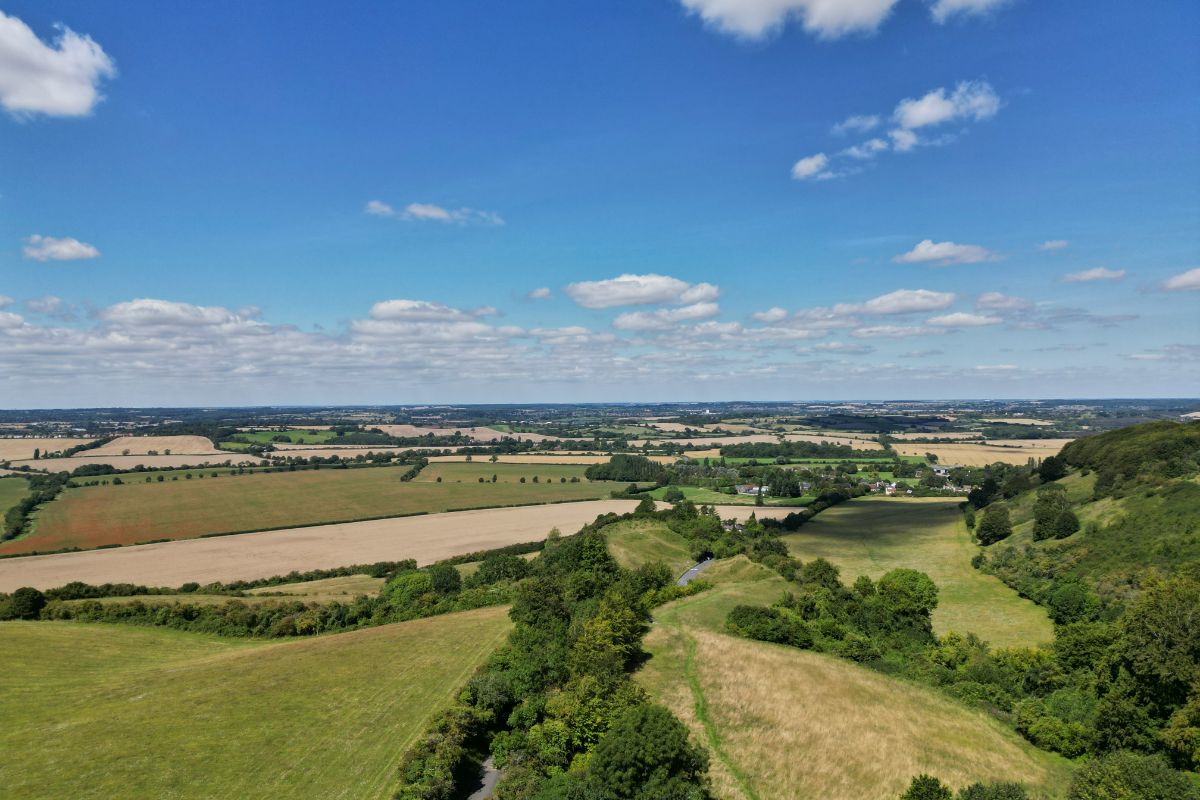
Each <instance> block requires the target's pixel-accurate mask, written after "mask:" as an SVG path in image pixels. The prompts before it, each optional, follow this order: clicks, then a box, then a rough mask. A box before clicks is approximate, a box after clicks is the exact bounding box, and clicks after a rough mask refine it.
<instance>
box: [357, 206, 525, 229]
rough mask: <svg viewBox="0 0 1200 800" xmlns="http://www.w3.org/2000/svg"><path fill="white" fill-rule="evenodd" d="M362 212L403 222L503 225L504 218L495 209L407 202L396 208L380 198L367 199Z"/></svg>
mask: <svg viewBox="0 0 1200 800" xmlns="http://www.w3.org/2000/svg"><path fill="white" fill-rule="evenodd" d="M363 212H364V213H366V214H370V215H371V216H374V217H390V218H392V219H399V220H404V221H405V222H441V223H448V224H458V225H466V224H468V223H477V224H483V225H503V224H504V219H503V218H502V217H501V216H500V215H499V214H497V213H496V212H495V211H480V210H479V209H475V208H465V207H464V208H444V207H442V206H439V205H435V204H433V203H409V204H408V205H406V206H405V207H404V208H402V209H396V208H394V207H393V206H391V205H389V204H388V203H385V202H383V201H382V200H369V201H367V204H366V205H365V206H364V207H363Z"/></svg>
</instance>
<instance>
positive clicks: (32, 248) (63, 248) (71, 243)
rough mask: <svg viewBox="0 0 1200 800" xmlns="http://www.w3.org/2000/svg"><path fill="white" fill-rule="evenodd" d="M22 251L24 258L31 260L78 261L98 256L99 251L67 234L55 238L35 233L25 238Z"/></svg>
mask: <svg viewBox="0 0 1200 800" xmlns="http://www.w3.org/2000/svg"><path fill="white" fill-rule="evenodd" d="M23 252H24V254H25V257H26V258H28V259H31V260H33V261H80V260H83V259H88V258H98V257H99V256H100V251H99V250H97V249H96V248H95V247H94V246H93V245H90V244H85V243H84V242H81V241H79V240H78V239H72V238H71V237H69V236H67V237H64V238H62V239H56V238H55V237H53V236H40V235H38V234H36V233H35V234H34V235H33V236H30V237H29V238H28V239H26V240H25V247H24V250H23Z"/></svg>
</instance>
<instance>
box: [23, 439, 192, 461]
mask: <svg viewBox="0 0 1200 800" xmlns="http://www.w3.org/2000/svg"><path fill="white" fill-rule="evenodd" d="M90 441H91V439H0V461H19V460H22V459H32V458H33V451H34V450H38V451H39V452H41V453H57V452H59V451H61V450H66V449H67V448H70V447H75V446H76V445H81V444H87V443H88V442H90ZM206 441H207V440H206Z"/></svg>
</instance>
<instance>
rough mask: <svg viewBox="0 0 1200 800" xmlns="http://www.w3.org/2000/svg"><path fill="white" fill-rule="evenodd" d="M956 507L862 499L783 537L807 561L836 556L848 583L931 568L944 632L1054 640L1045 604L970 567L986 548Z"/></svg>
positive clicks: (1005, 641) (1007, 641)
mask: <svg viewBox="0 0 1200 800" xmlns="http://www.w3.org/2000/svg"><path fill="white" fill-rule="evenodd" d="M957 506H958V501H957V500H952V499H951V500H946V499H941V498H916V499H904V500H885V499H881V498H861V499H858V500H853V501H851V502H849V503H844V504H842V505H840V506H836V507H834V508H831V509H828V510H826V511H823V512H822V513H821V514H819V515H818V516H817V517H815V518H814V519H813V520H812V521H811V522H809V523H808V524H807V525H805V526H804V527H802V528H801V529H800V530H799V531H797V532H796V533H794V534H790V535H788V536H785V537H784V541H786V542H787V544H788V548H789V549H790V550H791V552H792V555H794V556H796V557H797V558H799V559H801V560H803V561H808V560H811V559H813V558H817V557H818V556H820V557H823V558H826V559H828V560H829V561H831V562H833V563H834V564H836V565H837V566H838V567H839V568H840V569H841V572H842V579H843V580H844V581H846V582H848V583H849V582H852V581H853V580H854V579H855V578H856V577H858V576H859V575H869V576H871V577H872V578H878V577H879V576H880V575H882V574H883V573H885V572H887V571H888V570H890V569H894V568H896V567H911V568H913V569H919V570H921V571H923V572H925V573H928V575H929V577H930V578H932V579H933V581H934V582H935V583H936V584H937V585H938V589H939V598H938V608H937V610H936V611H935V612H934V615H933V623H934V628H935V629H936V630H937V632H938V633H939V634H940V633H945V632H946V631H950V630H957V631H962V632H967V631H970V632H972V633H975V634H977V635H978V636H980V637H981V638H983V639H985V640H986V641H988V642H990V643H991V644H992V645H994V646H997V647H1006V646H1015V645H1031V644H1037V643H1042V642H1049V641H1050V640H1051V639H1052V638H1053V630H1052V627H1051V624H1050V621H1049V619H1048V618H1047V616H1046V613H1045V611H1043V610H1042V609H1041V608H1039V607H1038V606H1036V605H1035V604H1033V603H1031V602H1030V601H1028V600H1024V599H1022V598H1021V597H1019V596H1017V594H1016V592H1014V591H1013V590H1012V589H1009V588H1008V587H1007V586H1005V585H1004V584H1003V583H1002V582H1001V581H1000V580H999V579H997V578H994V577H992V576H990V575H984V574H983V573H981V572H979V571H978V570H976V569H974V568H973V567H972V566H971V557H972V556H974V555H975V553H977V552H978V551H979V548H978V547H977V546H976V545H975V544H974V543H973V542H972V540H971V538H970V536H969V534H968V533H967V530H966V526H965V525H964V524H963V522H962V513H961V512H960V511H959V510H958V508H957Z"/></svg>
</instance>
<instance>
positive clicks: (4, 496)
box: [0, 477, 29, 520]
mask: <svg viewBox="0 0 1200 800" xmlns="http://www.w3.org/2000/svg"><path fill="white" fill-rule="evenodd" d="M28 491H29V483H28V481H26V480H25V479H24V478H15V477H10V478H0V520H2V519H4V514H5V513H6V512H7V511H8V510H9V509H10V508H12V507H13V506H15V505H16V504H17V502H18V501H20V500H21V498H23V497H24V496H25V495H26V493H27V492H28Z"/></svg>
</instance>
